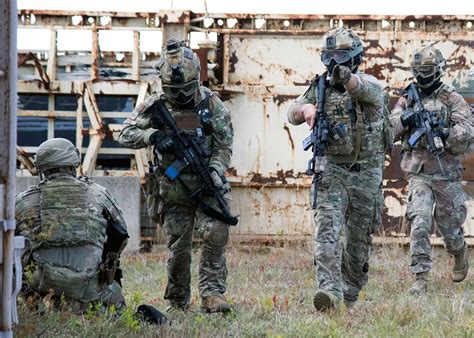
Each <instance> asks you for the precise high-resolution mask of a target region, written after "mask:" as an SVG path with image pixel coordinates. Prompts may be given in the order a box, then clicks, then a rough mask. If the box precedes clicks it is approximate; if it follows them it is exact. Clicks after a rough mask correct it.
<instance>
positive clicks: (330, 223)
mask: <svg viewBox="0 0 474 338" xmlns="http://www.w3.org/2000/svg"><path fill="white" fill-rule="evenodd" d="M362 53H363V47H362V41H361V40H360V39H359V37H358V36H357V35H356V34H355V33H354V32H353V31H352V30H350V29H345V28H339V29H332V30H330V31H328V32H327V33H326V34H325V35H324V36H323V51H322V54H321V61H322V62H323V63H324V65H325V66H326V68H327V73H324V74H323V75H321V76H329V77H330V81H329V85H328V86H327V88H326V100H325V103H324V110H325V112H326V113H327V116H328V120H329V121H330V123H331V125H332V126H333V127H338V128H340V129H342V130H343V132H344V133H343V134H345V136H344V137H338V138H336V136H335V135H332V136H330V139H329V144H328V148H327V150H326V155H327V161H328V163H327V164H326V168H325V172H324V175H323V178H322V181H321V182H320V185H319V187H318V189H317V196H318V197H317V207H316V210H315V213H314V220H315V225H316V230H315V235H314V243H315V265H316V279H317V283H318V290H317V292H316V295H315V297H314V306H315V308H316V309H317V310H320V311H324V310H328V309H331V308H336V307H338V305H339V303H340V302H341V300H344V302H345V303H346V305H347V306H351V305H352V304H353V303H354V302H355V301H356V300H357V298H358V295H359V292H360V290H361V289H362V287H363V286H364V285H365V284H366V283H367V279H368V271H369V263H368V261H369V255H370V248H371V242H372V236H371V234H372V233H373V232H374V231H375V230H376V229H377V227H378V226H379V225H380V222H381V208H382V204H383V197H382V188H381V184H382V168H383V163H384V151H385V129H387V123H388V121H387V118H384V113H383V105H384V99H383V87H382V86H381V85H380V84H379V82H378V81H377V80H376V79H375V78H374V77H373V76H370V75H366V74H363V73H361V72H359V71H358V66H359V65H360V63H361V59H362ZM318 78H319V77H318V76H317V77H316V79H315V80H313V81H312V83H311V85H310V87H309V88H308V90H307V91H306V92H305V93H304V94H303V95H301V96H300V97H298V98H297V100H296V102H295V103H294V104H293V105H291V107H290V109H289V111H288V120H289V122H290V123H292V124H294V125H299V124H302V123H304V122H305V121H306V122H307V124H308V125H309V126H310V127H311V128H312V127H313V125H314V124H315V121H316V119H317V118H318V116H316V105H317V104H318V102H317V95H316V92H317V83H318Z"/></svg>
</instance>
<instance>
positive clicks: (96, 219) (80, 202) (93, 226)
mask: <svg viewBox="0 0 474 338" xmlns="http://www.w3.org/2000/svg"><path fill="white" fill-rule="evenodd" d="M39 188H40V192H41V197H40V212H41V232H40V233H39V234H38V235H37V238H36V239H34V240H33V241H32V242H33V243H35V247H42V248H52V247H65V246H82V245H95V246H97V247H99V248H100V249H102V248H103V244H104V242H105V239H106V221H105V219H104V218H103V217H102V211H101V209H102V208H101V206H100V205H99V204H98V203H97V201H96V200H95V197H94V196H92V193H91V192H90V191H89V190H88V183H86V182H83V181H81V180H78V179H55V180H51V181H43V182H41V183H40V185H39Z"/></svg>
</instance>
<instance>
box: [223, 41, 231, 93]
mask: <svg viewBox="0 0 474 338" xmlns="http://www.w3.org/2000/svg"><path fill="white" fill-rule="evenodd" d="M229 41H230V36H229V33H225V34H224V46H223V48H224V60H223V65H222V83H223V84H224V86H225V85H227V84H229V58H230V52H229V48H230V43H229Z"/></svg>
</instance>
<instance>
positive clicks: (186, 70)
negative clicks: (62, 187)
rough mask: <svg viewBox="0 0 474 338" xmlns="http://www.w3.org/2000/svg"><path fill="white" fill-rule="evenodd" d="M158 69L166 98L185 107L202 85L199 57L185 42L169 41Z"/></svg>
mask: <svg viewBox="0 0 474 338" xmlns="http://www.w3.org/2000/svg"><path fill="white" fill-rule="evenodd" d="M156 69H157V71H158V75H159V77H160V79H161V88H162V89H163V92H164V94H165V96H166V97H167V98H168V99H169V100H170V101H172V102H173V103H176V104H179V105H185V104H187V103H189V102H190V101H191V100H192V99H193V98H194V95H195V94H196V91H197V89H198V88H199V85H200V77H199V74H200V71H201V65H200V62H199V58H198V57H197V55H196V54H195V53H194V52H193V51H192V50H191V49H190V48H188V47H186V46H185V45H184V42H179V41H177V40H174V39H170V40H168V42H167V43H166V46H165V47H164V48H163V52H162V55H161V58H160V61H159V62H158V64H157V66H156Z"/></svg>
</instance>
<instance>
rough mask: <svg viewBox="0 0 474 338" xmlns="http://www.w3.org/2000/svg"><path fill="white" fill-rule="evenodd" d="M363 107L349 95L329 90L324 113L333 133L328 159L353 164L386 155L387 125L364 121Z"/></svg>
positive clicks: (381, 120) (380, 121) (328, 149)
mask: <svg viewBox="0 0 474 338" xmlns="http://www.w3.org/2000/svg"><path fill="white" fill-rule="evenodd" d="M363 109H364V108H363V105H362V103H360V102H358V101H356V100H354V99H353V98H352V97H351V96H350V95H349V94H348V93H347V92H344V93H340V92H338V91H337V90H336V89H334V88H328V89H327V90H326V102H325V105H324V110H325V111H326V114H327V116H328V120H329V121H330V122H331V125H332V126H333V130H336V129H339V131H341V130H342V132H340V133H337V132H332V133H331V134H330V137H329V143H328V148H327V155H328V157H329V159H330V160H331V161H332V162H335V163H353V162H355V161H358V160H363V159H367V158H370V157H371V156H373V155H374V154H375V153H383V152H384V147H385V141H384V121H383V119H382V118H380V120H378V121H375V122H369V121H367V120H365V119H364V114H363Z"/></svg>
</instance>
